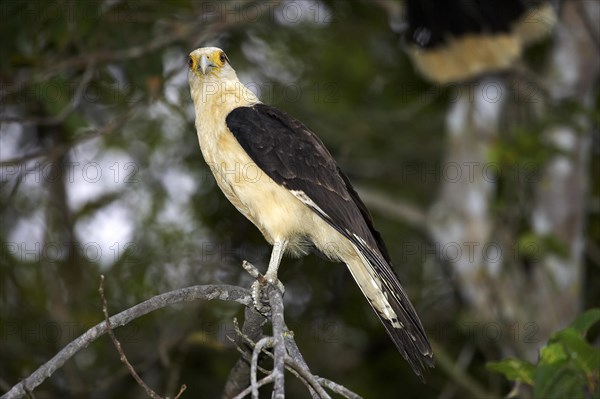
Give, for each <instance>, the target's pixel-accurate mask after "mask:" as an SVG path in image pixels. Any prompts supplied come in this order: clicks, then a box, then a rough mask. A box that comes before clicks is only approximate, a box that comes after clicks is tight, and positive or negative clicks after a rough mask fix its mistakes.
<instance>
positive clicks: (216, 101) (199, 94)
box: [191, 77, 259, 120]
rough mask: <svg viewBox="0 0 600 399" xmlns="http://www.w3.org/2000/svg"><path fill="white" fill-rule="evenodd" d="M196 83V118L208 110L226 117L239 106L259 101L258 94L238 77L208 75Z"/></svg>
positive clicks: (192, 92) (193, 96)
mask: <svg viewBox="0 0 600 399" xmlns="http://www.w3.org/2000/svg"><path fill="white" fill-rule="evenodd" d="M196 83H197V84H195V85H192V90H191V94H192V99H193V100H194V105H195V109H196V120H199V117H200V116H201V115H202V114H205V113H207V112H208V113H211V114H212V115H213V116H217V114H219V116H220V117H223V118H225V117H226V116H227V114H229V112H231V111H232V110H233V109H235V108H237V107H245V106H251V105H254V104H256V103H258V102H259V100H258V98H257V97H256V95H254V93H252V91H250V90H249V89H248V88H247V87H246V86H244V85H243V84H242V83H241V82H240V81H239V80H237V79H212V78H210V77H207V78H206V79H204V80H201V81H197V82H196Z"/></svg>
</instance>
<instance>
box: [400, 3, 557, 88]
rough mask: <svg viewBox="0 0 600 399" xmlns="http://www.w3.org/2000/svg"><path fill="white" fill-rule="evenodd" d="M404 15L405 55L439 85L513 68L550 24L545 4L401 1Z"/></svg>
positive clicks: (553, 16)
mask: <svg viewBox="0 0 600 399" xmlns="http://www.w3.org/2000/svg"><path fill="white" fill-rule="evenodd" d="M406 15H407V23H408V29H407V30H406V41H407V44H408V46H407V50H408V54H409V55H410V56H411V58H412V60H413V62H414V64H415V65H416V67H417V69H418V70H419V72H421V74H422V75H423V76H425V77H426V78H427V79H429V80H431V81H433V82H436V83H441V84H447V83H451V82H458V81H463V80H467V79H471V78H474V77H476V76H478V75H481V74H484V73H487V72H496V71H501V70H506V69H508V68H511V67H513V66H514V64H515V62H516V61H517V60H518V59H519V57H520V56H521V54H522V52H523V48H524V46H526V45H528V44H530V43H533V42H535V41H537V40H539V39H541V38H543V37H544V36H546V35H547V34H548V33H550V32H551V30H552V28H553V27H554V25H555V23H556V14H555V12H554V9H553V7H552V5H551V4H550V2H549V1H547V0H406Z"/></svg>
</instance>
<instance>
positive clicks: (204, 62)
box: [200, 54, 215, 75]
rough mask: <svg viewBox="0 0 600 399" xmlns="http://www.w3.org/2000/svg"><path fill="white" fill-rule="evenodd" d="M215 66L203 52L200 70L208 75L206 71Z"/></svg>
mask: <svg viewBox="0 0 600 399" xmlns="http://www.w3.org/2000/svg"><path fill="white" fill-rule="evenodd" d="M214 66H215V64H213V63H212V62H210V60H209V59H208V57H207V56H206V54H203V55H202V57H200V71H201V72H202V74H203V75H206V72H208V70H209V69H210V68H214Z"/></svg>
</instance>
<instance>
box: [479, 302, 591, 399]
mask: <svg viewBox="0 0 600 399" xmlns="http://www.w3.org/2000/svg"><path fill="white" fill-rule="evenodd" d="M599 321H600V309H590V310H588V311H586V312H584V313H583V314H581V315H579V316H578V317H577V318H576V319H575V320H574V321H573V322H572V323H571V324H570V325H569V326H568V327H566V328H565V329H562V330H560V331H558V332H556V333H554V335H553V336H552V337H551V338H550V340H549V341H548V343H547V344H546V345H545V346H544V347H542V348H541V350H540V358H539V361H538V363H537V364H531V363H530V362H528V361H525V360H519V359H505V360H502V361H499V362H488V363H487V365H486V366H487V368H488V370H492V371H495V372H498V373H501V374H504V376H505V377H506V378H507V379H509V380H510V381H515V382H519V383H523V384H527V385H529V386H531V387H532V388H533V398H534V399H563V398H573V399H577V398H581V399H585V398H599V397H600V387H599V383H600V349H598V348H597V347H594V346H592V345H591V344H590V343H589V342H588V341H587V340H586V339H585V337H586V334H587V332H588V330H589V329H590V328H592V327H593V326H594V325H595V324H596V323H598V322H599Z"/></svg>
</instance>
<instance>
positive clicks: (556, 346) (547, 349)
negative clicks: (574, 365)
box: [539, 343, 568, 365]
mask: <svg viewBox="0 0 600 399" xmlns="http://www.w3.org/2000/svg"><path fill="white" fill-rule="evenodd" d="M567 358H568V356H567V354H566V352H565V349H564V347H563V346H562V345H561V344H560V343H552V344H549V345H547V346H544V347H543V348H542V350H541V351H540V363H539V364H540V365H545V364H555V363H558V362H564V361H566V360H567Z"/></svg>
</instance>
